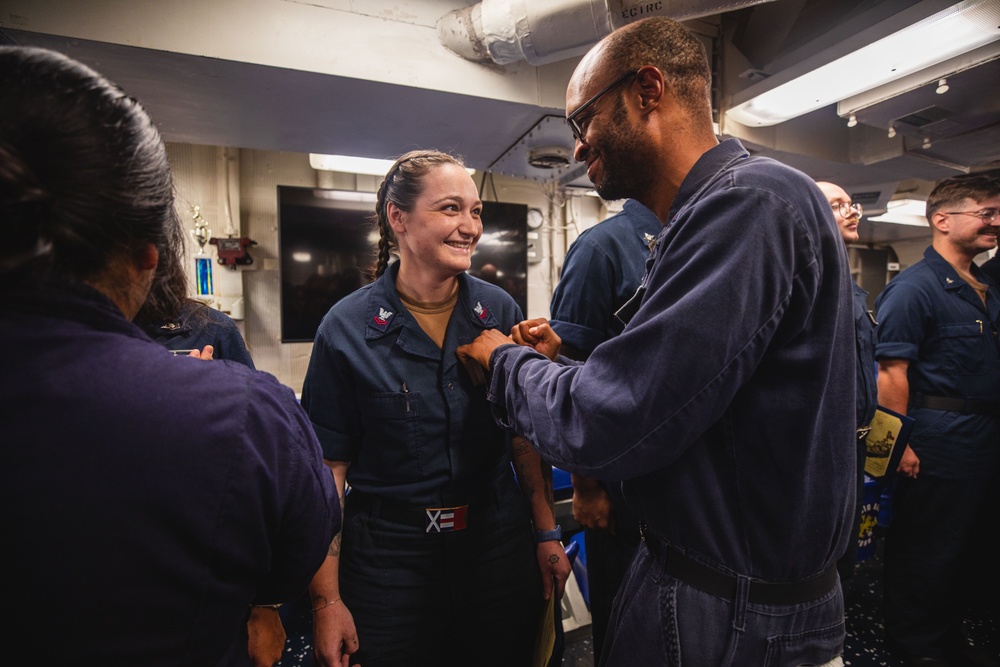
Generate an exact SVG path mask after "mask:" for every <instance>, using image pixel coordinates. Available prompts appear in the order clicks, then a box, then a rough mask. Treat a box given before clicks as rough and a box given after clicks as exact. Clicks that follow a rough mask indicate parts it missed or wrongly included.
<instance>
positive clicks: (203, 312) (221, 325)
mask: <svg viewBox="0 0 1000 667" xmlns="http://www.w3.org/2000/svg"><path fill="white" fill-rule="evenodd" d="M143 330H144V331H145V332H146V333H147V334H149V337H150V338H152V339H153V340H155V341H156V342H157V343H159V344H160V345H163V346H164V347H166V348H167V349H169V350H198V351H199V352H200V351H201V350H202V349H203V348H204V347H205V346H206V345H211V346H212V347H213V348H215V353H214V354H213V356H212V358H213V359H216V360H218V359H224V360H228V361H236V362H239V363H241V364H243V365H244V366H247V367H248V368H254V365H253V359H252V358H251V357H250V352H249V351H248V350H247V345H246V342H245V341H244V340H243V335H242V334H240V330H239V328H238V327H237V326H236V323H235V322H234V321H233V320H232V318H231V317H229V316H228V315H226V314H225V313H223V312H221V311H218V310H216V309H215V308H212V307H210V306H206V305H204V304H202V303H198V302H197V301H188V302H187V303H185V304H184V306H183V307H182V308H181V312H180V314H179V315H178V316H177V318H176V319H175V320H174V321H172V322H157V323H155V324H153V325H150V326H144V327H143Z"/></svg>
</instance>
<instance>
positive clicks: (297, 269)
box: [278, 185, 528, 343]
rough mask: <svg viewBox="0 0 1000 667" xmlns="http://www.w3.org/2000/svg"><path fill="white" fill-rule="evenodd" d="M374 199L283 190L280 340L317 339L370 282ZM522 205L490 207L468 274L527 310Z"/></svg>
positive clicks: (524, 210) (332, 192) (282, 187)
mask: <svg viewBox="0 0 1000 667" xmlns="http://www.w3.org/2000/svg"><path fill="white" fill-rule="evenodd" d="M374 208H375V203H374V194H373V193H360V192H349V191H342V190H329V189H325V188H303V187H292V186H285V185H279V186H278V244H279V254H280V267H281V271H280V272H281V309H280V310H281V342H282V343H302V342H310V343H311V342H312V341H313V340H314V339H315V337H316V330H317V329H318V328H319V323H320V321H321V320H322V319H323V316H324V315H326V313H327V311H328V310H330V307H331V306H332V305H333V304H335V303H336V302H337V301H338V300H340V299H341V298H342V297H344V296H346V295H348V294H350V293H351V292H353V291H354V290H356V289H358V288H359V287H362V286H363V285H365V284H367V283H368V281H369V278H368V270H369V268H370V267H371V265H372V262H373V261H374V259H375V247H376V244H377V242H378V232H377V231H376V230H375V227H374V225H373V224H372V223H371V222H369V214H370V213H371V212H372V211H373V210H374ZM527 216H528V207H527V206H525V205H524V204H508V203H502V202H485V203H484V204H483V214H482V220H483V237H482V239H481V240H480V242H479V245H478V247H477V248H476V252H475V254H474V255H473V257H472V267H471V269H470V270H469V273H470V274H472V275H475V276H478V277H480V278H483V279H484V280H489V281H490V282H493V283H496V284H498V285H500V286H501V287H503V288H504V289H505V290H507V292H509V293H510V294H511V296H512V297H514V300H515V301H517V303H518V305H520V306H521V310H522V311H524V312H527V293H528V258H527V247H528V246H527Z"/></svg>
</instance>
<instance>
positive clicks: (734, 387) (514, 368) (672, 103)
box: [459, 18, 856, 667]
mask: <svg viewBox="0 0 1000 667" xmlns="http://www.w3.org/2000/svg"><path fill="white" fill-rule="evenodd" d="M710 83H711V72H710V69H709V66H708V61H707V58H706V56H705V51H704V48H703V46H702V45H701V43H700V41H699V40H698V39H697V38H696V37H694V36H693V35H692V34H691V33H689V32H688V31H687V30H685V29H684V28H683V27H682V26H681V25H680V24H678V23H676V22H675V21H671V20H669V19H664V18H648V19H643V20H640V21H637V22H635V23H631V24H629V25H627V26H625V27H623V28H620V29H619V30H616V31H615V32H613V33H612V34H611V35H609V36H608V37H606V38H605V39H604V40H602V41H601V42H600V43H599V44H598V45H597V46H595V47H594V48H593V49H591V51H590V52H589V53H588V54H587V55H586V56H585V57H584V58H583V60H582V61H581V62H580V64H579V66H578V67H577V69H576V71H575V72H574V74H573V76H572V78H571V80H570V83H569V87H568V90H567V93H566V108H567V112H568V113H567V119H568V120H569V121H570V125H571V128H572V130H573V132H574V134H575V135H576V139H577V141H576V150H575V157H576V159H577V160H578V161H580V162H584V163H586V165H587V173H588V175H589V177H590V179H591V181H592V182H593V183H594V186H595V188H596V189H597V192H598V193H599V194H600V195H601V197H603V198H604V199H608V200H614V199H625V198H632V199H634V200H635V201H636V203H637V204H638V205H640V206H643V207H645V208H646V209H648V210H649V211H650V213H652V214H653V215H655V216H656V218H657V219H658V220H659V221H660V222H661V223H662V224H663V226H664V228H663V230H662V231H661V232H660V234H659V235H658V237H657V239H656V242H655V244H654V247H653V251H652V255H651V257H650V259H649V261H648V263H647V266H646V271H645V276H644V278H643V280H642V284H641V286H640V290H639V293H638V294H637V295H636V297H635V298H634V299H633V300H632V301H630V302H629V303H628V304H626V306H625V307H623V308H622V309H621V310H620V311H619V312H620V313H621V317H622V318H623V319H624V320H628V324H626V325H625V328H624V330H623V331H622V333H621V334H619V335H618V336H615V337H613V338H611V339H609V340H607V341H605V342H603V343H601V344H600V345H598V346H597V347H596V348H595V349H594V350H593V352H592V353H591V355H590V356H589V357H588V358H587V360H586V361H585V362H583V363H582V364H579V363H573V362H571V361H569V360H566V359H565V358H562V357H557V356H556V352H557V350H558V343H559V340H558V336H556V335H555V334H554V333H553V332H552V329H551V327H550V326H549V325H548V324H547V323H544V322H542V321H531V322H524V323H521V324H520V325H518V326H517V327H515V329H514V331H513V333H514V339H515V340H518V341H523V342H526V343H531V344H532V345H535V346H537V347H536V348H535V349H532V348H531V347H527V346H518V345H511V344H509V343H511V338H508V337H507V336H505V335H503V334H501V333H500V332H497V331H495V330H492V331H489V332H484V334H482V335H480V337H479V338H477V339H476V341H475V342H474V343H473V344H470V345H467V346H464V347H463V348H459V354H460V355H462V356H464V357H465V358H471V359H475V360H476V361H478V362H479V363H480V364H482V365H483V366H485V367H486V368H488V369H490V370H491V380H490V383H491V384H490V387H489V392H488V396H489V398H490V400H491V401H492V402H493V403H494V413H495V415H497V416H498V418H499V420H500V422H501V423H502V424H504V425H506V426H510V427H512V429H513V430H514V431H515V432H518V433H522V434H524V435H525V436H526V437H528V438H529V439H530V440H531V441H532V442H535V443H537V446H538V448H539V450H540V451H541V453H542V455H543V456H544V457H546V458H547V459H548V460H550V461H551V462H552V463H553V464H554V465H557V466H559V467H561V468H564V469H568V470H570V471H571V472H574V473H577V474H581V475H585V476H589V477H594V478H597V479H619V480H625V481H624V482H622V484H621V491H622V494H623V496H624V498H625V500H626V502H627V503H628V505H629V507H630V508H631V509H633V510H634V511H635V512H636V514H637V515H638V517H639V519H640V521H641V524H640V525H641V534H642V541H641V542H640V545H639V547H638V549H637V550H636V554H635V556H634V557H633V560H632V564H631V566H630V569H629V572H628V574H627V575H626V577H625V580H624V582H623V584H622V587H621V589H620V591H619V593H618V596H617V598H616V599H615V605H614V608H613V610H612V613H611V622H610V625H609V627H608V635H607V638H606V642H605V646H604V650H603V653H602V656H601V660H600V664H602V665H606V666H618V665H621V666H626V665H627V666H629V667H633V666H635V665H642V666H643V667H656V666H658V665H678V664H686V665H713V666H722V665H764V664H776V665H807V664H808V665H824V664H829V665H833V664H842V662H841V658H840V655H841V653H842V651H843V642H844V608H843V597H842V593H841V589H840V580H839V577H838V575H837V569H836V560H837V558H838V557H839V556H840V555H841V554H842V553H843V552H844V550H845V548H846V547H847V542H848V540H849V539H850V538H851V535H850V532H851V523H852V518H853V511H854V504H855V503H854V474H855V470H856V463H855V455H854V451H853V449H852V448H850V447H848V446H847V444H846V443H848V442H849V441H850V439H851V438H852V437H853V436H854V433H855V426H854V420H855V418H854V381H855V380H854V365H853V364H849V363H847V364H845V363H840V360H843V359H848V358H850V357H851V355H853V354H854V327H853V323H852V319H851V312H852V311H851V290H850V271H849V267H848V264H847V252H846V250H845V248H844V243H843V241H842V240H841V238H840V235H839V234H838V233H837V228H836V225H835V224H834V220H833V216H832V215H831V214H830V204H829V203H828V202H827V201H826V199H825V198H824V197H823V195H822V193H821V192H820V191H819V189H818V188H817V187H816V185H815V183H813V181H812V180H811V179H809V178H808V177H807V176H805V175H804V174H802V173H801V172H798V171H796V170H794V169H791V168H789V167H787V166H785V165H782V164H780V163H778V162H775V161H773V160H770V159H767V158H760V157H751V156H750V155H748V153H747V151H746V150H745V149H744V148H743V146H742V145H741V144H740V143H739V142H738V141H737V140H733V139H730V140H727V141H724V142H722V143H719V141H718V139H717V138H716V136H715V133H714V131H713V127H712V111H711V100H710ZM540 350H541V351H544V352H547V353H548V354H551V355H552V357H550V358H553V359H556V363H552V362H551V361H550V360H549V358H546V356H545V355H544V354H541V353H540V352H539V351H540Z"/></svg>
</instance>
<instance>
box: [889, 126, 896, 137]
mask: <svg viewBox="0 0 1000 667" xmlns="http://www.w3.org/2000/svg"><path fill="white" fill-rule="evenodd" d="M895 136H896V126H895V125H890V126H889V138H890V139H892V138H893V137H895Z"/></svg>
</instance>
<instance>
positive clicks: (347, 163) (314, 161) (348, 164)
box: [309, 153, 395, 176]
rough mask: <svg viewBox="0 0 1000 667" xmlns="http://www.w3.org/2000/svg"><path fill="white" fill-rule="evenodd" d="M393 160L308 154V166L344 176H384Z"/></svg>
mask: <svg viewBox="0 0 1000 667" xmlns="http://www.w3.org/2000/svg"><path fill="white" fill-rule="evenodd" d="M394 162H395V160H377V159H375V158H369V157H353V156H351V155H320V154H319V153H310V154H309V166H310V167H312V168H313V169H316V170H319V171H341V172H344V173H345V174H367V175H369V176H385V174H386V172H388V171H389V168H390V167H392V165H393V163H394Z"/></svg>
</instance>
